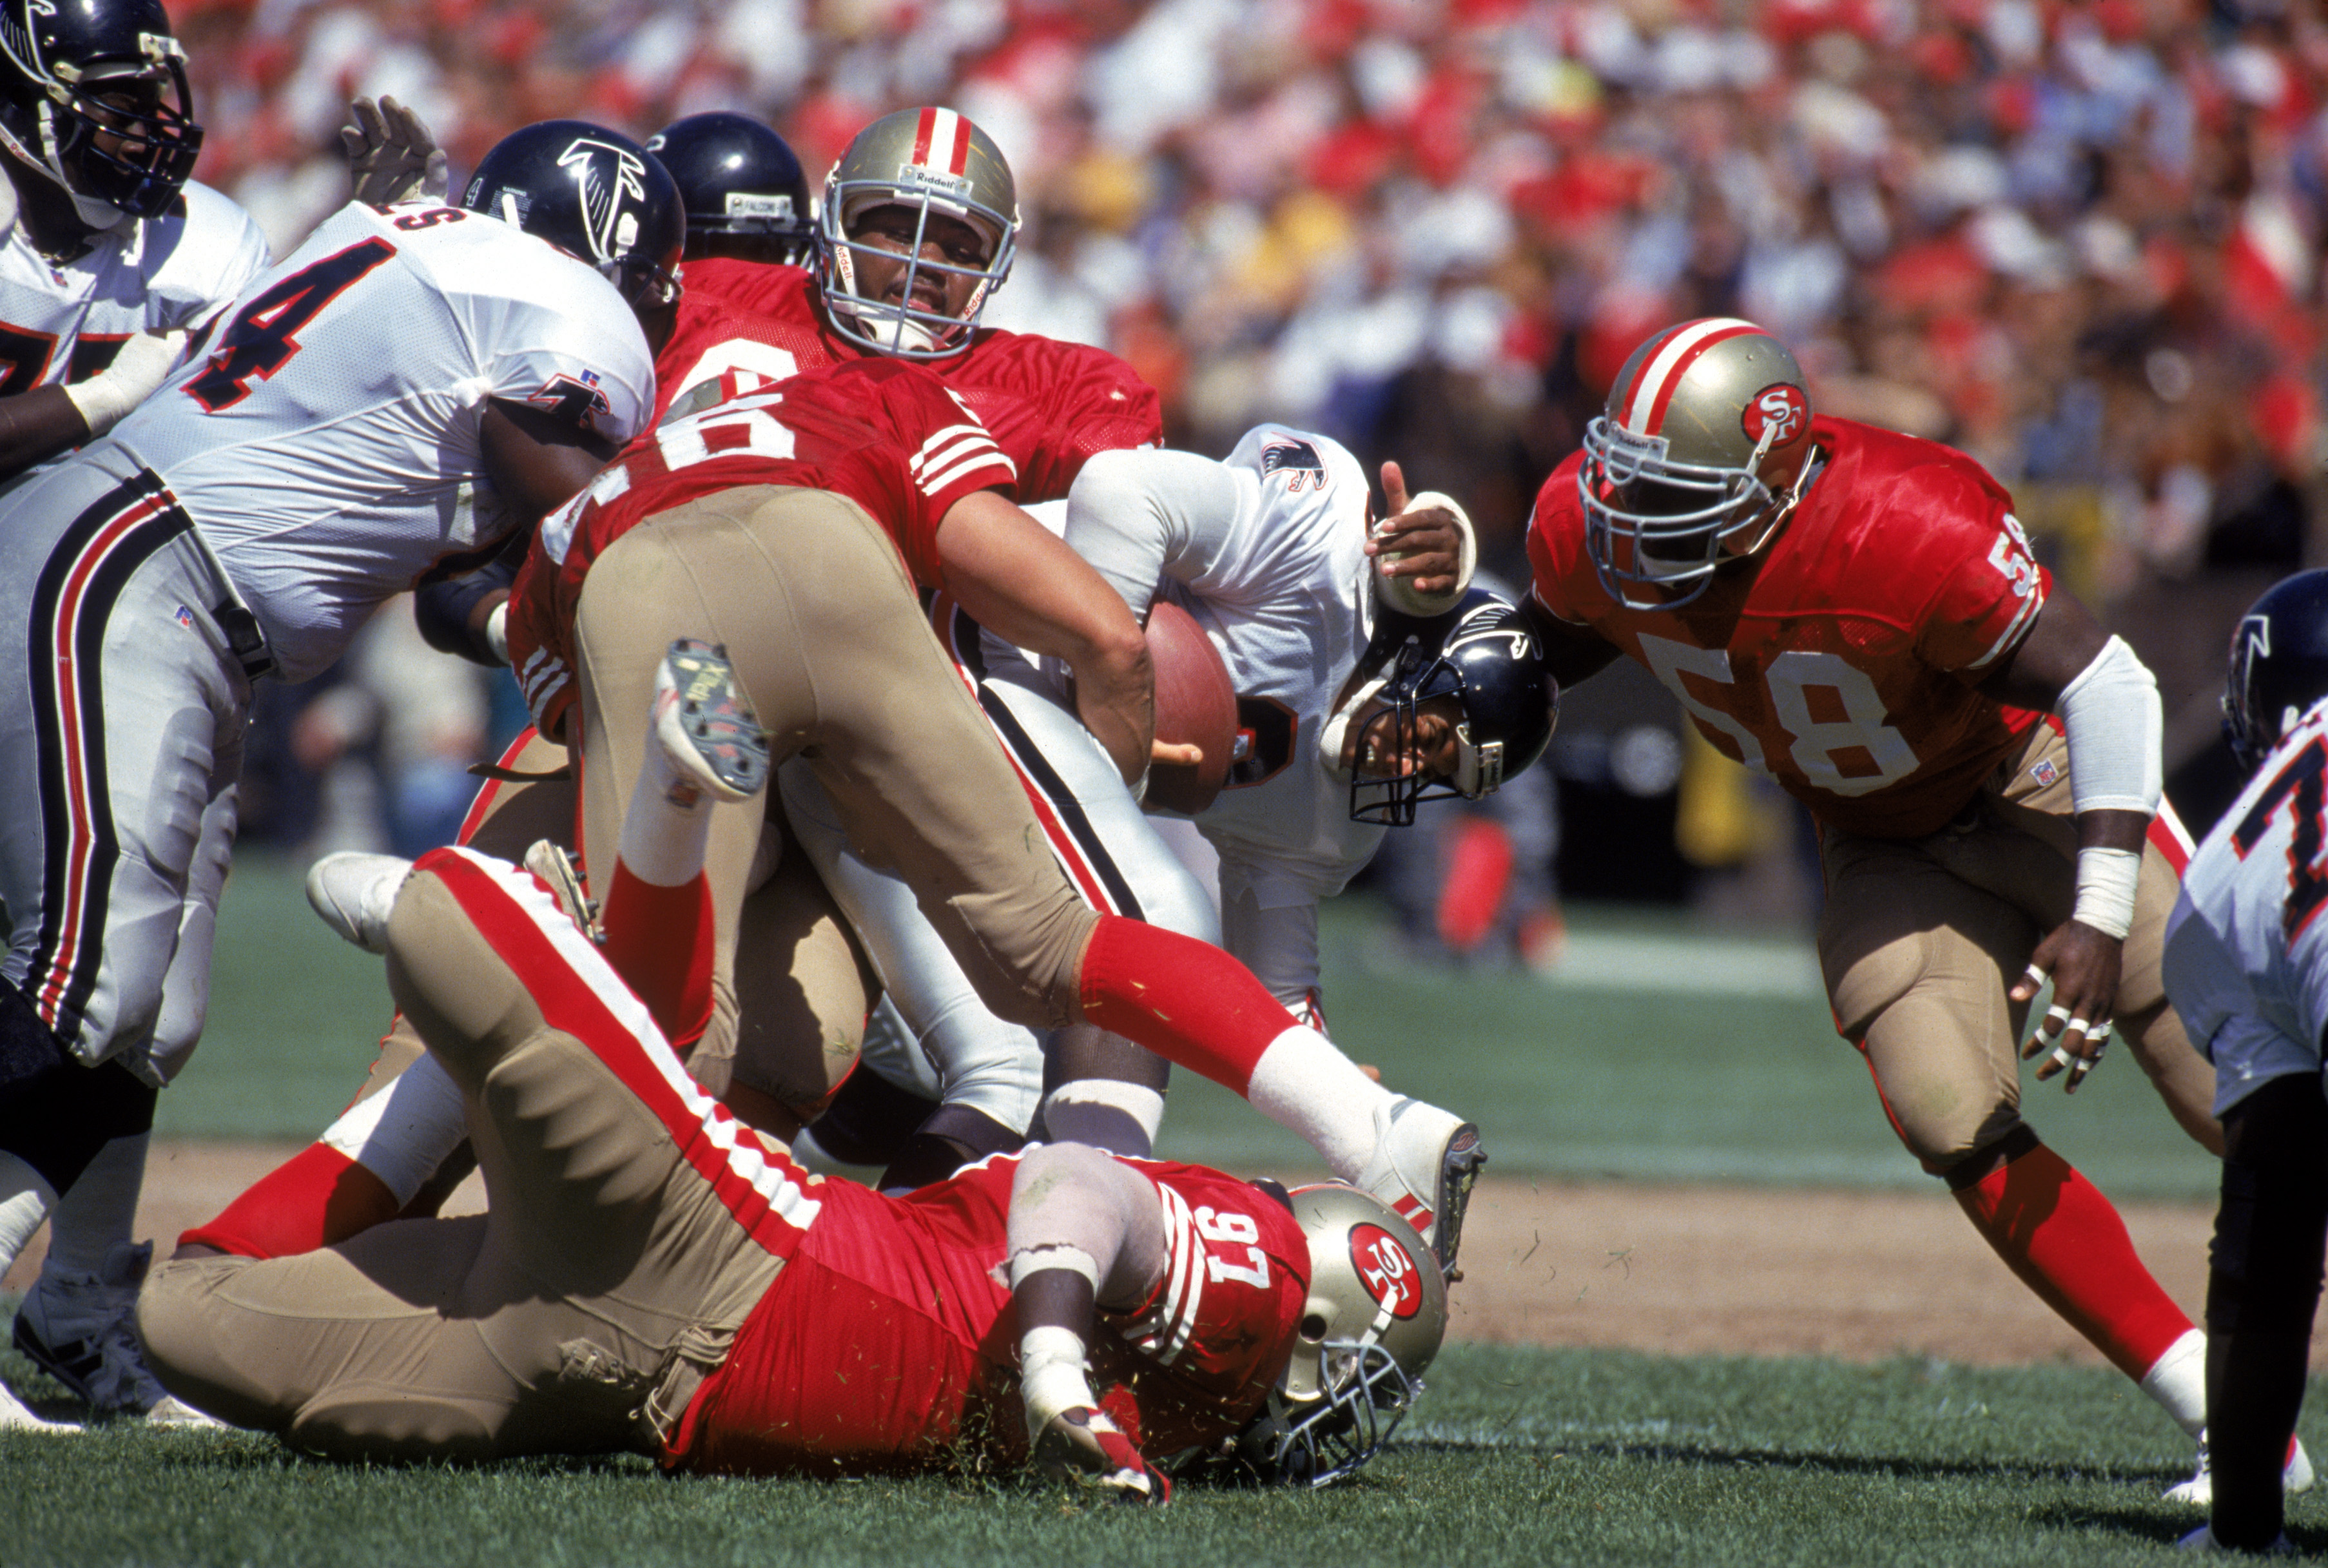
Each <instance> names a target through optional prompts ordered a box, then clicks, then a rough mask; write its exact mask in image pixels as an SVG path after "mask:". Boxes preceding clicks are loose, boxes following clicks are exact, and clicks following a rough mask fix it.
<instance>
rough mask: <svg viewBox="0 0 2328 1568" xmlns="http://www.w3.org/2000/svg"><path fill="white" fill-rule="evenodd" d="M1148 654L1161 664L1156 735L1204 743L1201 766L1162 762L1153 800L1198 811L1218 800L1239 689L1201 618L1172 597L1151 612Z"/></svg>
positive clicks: (1154, 771)
mask: <svg viewBox="0 0 2328 1568" xmlns="http://www.w3.org/2000/svg"><path fill="white" fill-rule="evenodd" d="M1148 656H1149V658H1150V659H1151V660H1152V661H1153V662H1155V665H1156V738H1157V739H1159V740H1160V741H1165V742H1168V743H1169V744H1171V745H1175V746H1182V745H1186V746H1202V747H1203V748H1204V752H1205V760H1204V761H1203V762H1202V763H1201V764H1199V765H1197V766H1195V767H1185V766H1178V765H1171V766H1168V765H1164V764H1161V763H1159V764H1158V765H1156V766H1155V767H1153V768H1151V769H1150V770H1149V774H1148V804H1150V805H1151V806H1160V807H1162V808H1163V809H1165V810H1167V811H1174V812H1187V813H1188V814H1189V815H1191V816H1193V815H1195V814H1196V813H1197V812H1201V811H1203V810H1204V809H1205V808H1206V806H1208V805H1211V804H1212V803H1213V797H1214V796H1215V795H1217V794H1219V793H1221V785H1222V784H1223V783H1224V782H1225V780H1226V779H1227V777H1228V772H1229V752H1230V748H1231V747H1232V746H1234V744H1235V742H1236V732H1237V709H1236V689H1235V688H1234V687H1233V686H1231V685H1230V684H1229V671H1228V666H1227V665H1225V664H1224V663H1222V662H1221V655H1220V652H1219V650H1217V649H1216V648H1215V647H1214V646H1213V643H1212V639H1210V638H1208V637H1206V635H1205V633H1204V629H1203V628H1202V627H1200V626H1198V625H1197V621H1196V617H1195V616H1193V615H1189V614H1188V612H1187V611H1186V610H1184V609H1182V608H1181V607H1180V606H1178V605H1176V604H1173V603H1172V602H1170V601H1169V600H1166V599H1159V600H1158V601H1157V603H1156V606H1155V607H1154V608H1153V609H1151V610H1150V611H1149V612H1148Z"/></svg>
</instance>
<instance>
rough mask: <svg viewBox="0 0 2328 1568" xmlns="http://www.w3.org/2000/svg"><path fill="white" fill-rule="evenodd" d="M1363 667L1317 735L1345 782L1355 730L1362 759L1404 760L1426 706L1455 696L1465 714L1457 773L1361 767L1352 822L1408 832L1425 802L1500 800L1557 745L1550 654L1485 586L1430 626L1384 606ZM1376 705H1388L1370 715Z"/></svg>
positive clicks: (1353, 785)
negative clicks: (1345, 758) (1348, 738)
mask: <svg viewBox="0 0 2328 1568" xmlns="http://www.w3.org/2000/svg"><path fill="white" fill-rule="evenodd" d="M1358 670H1359V685H1358V686H1357V688H1356V691H1355V692H1354V693H1353V694H1352V696H1351V697H1350V698H1349V699H1348V700H1347V702H1346V703H1344V704H1343V706H1342V708H1341V709H1340V711H1339V713H1338V714H1337V716H1336V718H1337V721H1336V722H1329V723H1328V724H1327V725H1326V726H1325V727H1324V733H1323V734H1322V735H1321V736H1320V737H1319V743H1320V745H1321V746H1323V747H1325V748H1326V752H1325V755H1326V761H1327V765H1328V767H1329V768H1330V769H1332V770H1333V772H1334V773H1335V774H1336V775H1339V774H1340V772H1341V769H1340V766H1339V759H1340V756H1341V747H1342V744H1343V740H1344V738H1345V735H1346V729H1347V725H1348V724H1351V723H1355V724H1357V725H1358V726H1359V727H1360V728H1359V733H1358V751H1357V755H1358V756H1366V755H1368V753H1369V751H1371V752H1372V753H1373V754H1374V755H1377V756H1390V757H1397V756H1406V755H1407V754H1408V752H1409V751H1410V750H1411V749H1412V742H1413V736H1414V734H1415V712H1416V710H1417V709H1420V708H1421V707H1422V705H1423V704H1424V703H1427V702H1430V701H1432V700H1433V699H1437V698H1441V697H1452V698H1454V699H1455V701H1456V707H1457V709H1459V711H1460V718H1458V719H1457V720H1456V723H1455V740H1456V754H1455V755H1456V762H1455V771H1454V773H1453V775H1451V776H1447V777H1441V776H1437V775H1432V774H1429V773H1426V772H1422V771H1420V770H1417V771H1414V772H1408V773H1402V774H1400V775H1396V776H1394V777H1388V778H1379V777H1371V776H1369V775H1367V774H1366V773H1365V772H1364V771H1363V770H1353V771H1352V772H1351V774H1350V775H1349V776H1350V817H1351V820H1352V821H1354V822H1380V823H1382V824H1383V825H1384V826H1385V827H1393V828H1403V827H1406V826H1408V825H1409V824H1411V823H1412V822H1413V821H1414V808H1415V807H1416V806H1417V805H1418V804H1420V803H1422V802H1424V801H1434V800H1444V799H1447V798H1449V797H1450V796H1454V795H1460V796H1462V797H1463V798H1464V799H1465V800H1474V801H1475V800H1478V798H1479V797H1480V796H1482V795H1486V794H1492V793H1494V792H1495V791H1496V790H1497V789H1499V788H1501V787H1502V786H1503V784H1504V781H1505V780H1507V779H1510V778H1516V777H1518V776H1519V775H1520V774H1522V773H1524V772H1525V771H1526V770H1527V768H1528V767H1529V766H1530V765H1533V764H1534V763H1535V760H1536V758H1538V757H1540V756H1543V755H1544V747H1545V746H1549V745H1551V744H1552V728H1553V725H1554V721H1555V719H1556V717H1557V707H1558V693H1557V692H1556V691H1555V690H1554V688H1553V685H1552V681H1551V678H1550V675H1549V673H1548V672H1547V671H1546V670H1545V669H1544V649H1543V647H1542V646H1541V645H1540V644H1539V643H1537V642H1536V639H1535V634H1534V633H1533V632H1531V631H1529V630H1528V624H1527V621H1526V619H1525V617H1524V616H1523V615H1521V614H1520V612H1519V611H1518V610H1517V609H1516V608H1514V607H1513V606H1512V603H1511V601H1510V600H1508V599H1506V598H1503V597H1501V596H1497V595H1495V594H1491V593H1489V592H1488V590H1487V589H1485V588H1472V589H1470V590H1469V592H1467V593H1465V594H1464V596H1463V597H1462V598H1461V599H1460V600H1459V601H1458V602H1457V604H1456V606H1455V607H1454V608H1453V609H1451V610H1450V611H1448V612H1447V613H1446V614H1445V615H1432V616H1431V617H1429V618H1427V619H1425V618H1422V617H1418V616H1414V615H1402V614H1400V613H1399V612H1398V611H1395V610H1392V609H1388V608H1385V609H1383V610H1382V612H1381V614H1380V615H1378V617H1377V618H1376V621H1375V630H1374V636H1373V639H1372V640H1371V641H1370V642H1369V643H1367V644H1366V653H1365V654H1364V655H1363V656H1362V657H1361V658H1360V659H1359V661H1358ZM1369 700H1379V701H1380V702H1381V704H1382V706H1381V707H1380V708H1378V709H1375V711H1374V712H1372V713H1370V714H1369V713H1364V712H1363V711H1362V710H1363V709H1364V708H1365V706H1366V703H1367V702H1368V701H1369Z"/></svg>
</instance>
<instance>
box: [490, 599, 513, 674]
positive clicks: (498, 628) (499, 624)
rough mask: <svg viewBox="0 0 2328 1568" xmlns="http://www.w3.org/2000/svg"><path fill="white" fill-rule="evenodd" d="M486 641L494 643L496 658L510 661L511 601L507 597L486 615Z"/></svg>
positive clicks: (494, 655)
mask: <svg viewBox="0 0 2328 1568" xmlns="http://www.w3.org/2000/svg"><path fill="white" fill-rule="evenodd" d="M485 641H486V642H487V643H490V644H491V645H492V647H493V657H494V658H496V659H498V660H500V661H501V662H502V663H504V664H506V663H508V662H510V656H509V601H508V600H507V599H503V600H502V602H501V603H500V604H498V605H495V606H493V614H492V615H487V616H486V617H485Z"/></svg>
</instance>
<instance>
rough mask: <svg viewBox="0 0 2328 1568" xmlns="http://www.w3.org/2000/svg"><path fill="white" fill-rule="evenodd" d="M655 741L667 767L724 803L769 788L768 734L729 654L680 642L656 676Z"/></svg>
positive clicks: (706, 645)
mask: <svg viewBox="0 0 2328 1568" xmlns="http://www.w3.org/2000/svg"><path fill="white" fill-rule="evenodd" d="M654 726H655V728H654V732H655V739H656V740H657V741H659V742H660V743H661V744H662V749H663V755H664V756H668V757H670V758H671V765H673V766H675V767H677V768H678V769H679V770H680V771H681V773H683V774H685V775H687V776H688V777H689V778H691V779H693V780H694V781H695V782H696V783H697V784H701V785H702V786H703V787H704V788H705V789H707V790H709V792H710V793H712V795H713V796H714V797H715V798H717V799H719V800H723V801H745V800H749V799H751V798H752V797H753V796H754V795H756V794H758V793H760V791H761V790H763V789H765V787H767V783H768V733H767V731H766V730H764V729H762V728H760V720H759V718H758V716H757V715H756V714H755V713H754V712H753V711H752V703H751V699H749V698H747V697H746V696H745V695H744V691H743V688H742V687H741V686H739V685H738V684H737V681H736V669H735V666H734V665H732V664H730V663H728V650H727V649H726V648H724V647H718V646H715V645H714V644H712V643H706V642H702V641H700V640H699V639H697V638H694V637H681V638H680V639H679V640H678V641H677V642H675V643H672V644H671V649H670V651H669V652H668V653H664V654H663V656H662V668H661V669H660V670H658V671H655V694H654Z"/></svg>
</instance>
